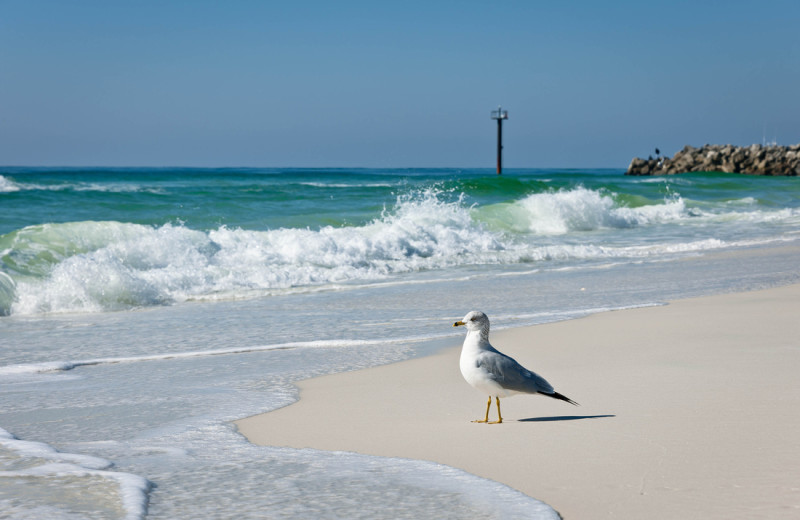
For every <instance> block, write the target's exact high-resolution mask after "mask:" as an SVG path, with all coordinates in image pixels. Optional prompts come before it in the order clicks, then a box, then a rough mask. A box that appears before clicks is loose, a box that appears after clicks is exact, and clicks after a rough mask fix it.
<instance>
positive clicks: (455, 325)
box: [453, 321, 466, 327]
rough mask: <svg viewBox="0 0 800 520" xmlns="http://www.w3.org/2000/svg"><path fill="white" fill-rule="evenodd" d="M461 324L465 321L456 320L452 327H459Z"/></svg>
mask: <svg viewBox="0 0 800 520" xmlns="http://www.w3.org/2000/svg"><path fill="white" fill-rule="evenodd" d="M461 325H466V323H464V322H463V321H457V322H455V323H453V327H459V326H461Z"/></svg>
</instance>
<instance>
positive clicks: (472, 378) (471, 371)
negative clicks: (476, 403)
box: [459, 332, 519, 397]
mask: <svg viewBox="0 0 800 520" xmlns="http://www.w3.org/2000/svg"><path fill="white" fill-rule="evenodd" d="M481 339H482V338H481V337H480V335H479V334H478V333H472V332H470V333H468V334H467V337H466V339H465V340H464V345H463V347H461V359H460V360H459V366H460V368H461V375H462V376H464V379H466V381H467V383H469V384H471V385H472V386H473V387H475V388H477V389H478V390H480V391H481V392H483V393H485V394H487V395H489V396H492V397H509V396H512V395H515V394H517V393H519V392H515V391H513V390H507V389H505V388H503V387H502V386H500V384H499V383H497V381H495V379H494V376H493V375H492V374H490V373H489V371H488V370H486V369H485V368H483V367H480V366H478V359H479V358H480V357H481V356H491V355H493V354H494V353H493V352H492V351H491V350H487V348H488V349H491V348H492V347H491V345H490V344H489V342H488V341H482V340H481Z"/></svg>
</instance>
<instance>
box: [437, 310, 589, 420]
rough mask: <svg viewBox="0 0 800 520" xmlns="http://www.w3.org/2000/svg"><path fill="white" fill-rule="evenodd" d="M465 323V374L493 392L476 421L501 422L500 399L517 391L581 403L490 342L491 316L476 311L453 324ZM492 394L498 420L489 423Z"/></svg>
mask: <svg viewBox="0 0 800 520" xmlns="http://www.w3.org/2000/svg"><path fill="white" fill-rule="evenodd" d="M462 325H465V326H466V327H467V337H466V338H465V339H464V346H463V347H461V362H460V365H461V374H462V375H463V376H464V379H466V380H467V383H469V384H471V385H472V386H474V387H475V388H477V389H478V390H480V391H482V392H486V393H487V394H489V402H488V403H486V417H485V418H484V419H478V420H476V421H472V422H478V423H488V424H500V423H502V422H503V416H502V415H500V398H501V397H510V396H512V395H515V394H519V393H525V394H542V395H546V396H547V397H552V398H553V399H560V400H562V401H566V402H568V403H570V404H573V405H575V406H579V405H578V403H576V402H575V401H573V400H572V399H570V398H569V397H567V396H564V395H561V394H559V393H558V392H556V391H555V390H553V386H552V385H551V384H550V383H548V382H547V381H545V379H544V378H543V377H542V376H540V375H539V374H536V373H535V372H531V371H530V370H528V369H526V368H525V367H523V366H522V365H520V364H519V363H517V362H516V361H515V360H514V359H512V358H510V357H508V356H506V355H505V354H503V353H502V352H500V351H498V350H497V349H495V348H494V347H493V346H492V345H491V343H489V317H488V316H486V315H485V314H484V313H482V312H480V311H472V312H470V313H469V314H467V315H466V316H464V319H463V320H461V321H457V322H455V323H453V327H459V326H462ZM492 397H494V398H495V400H496V401H497V420H496V421H492V422H489V408H491V406H492Z"/></svg>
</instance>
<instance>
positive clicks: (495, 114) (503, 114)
mask: <svg viewBox="0 0 800 520" xmlns="http://www.w3.org/2000/svg"><path fill="white" fill-rule="evenodd" d="M492 119H497V175H500V174H501V173H503V119H508V111H507V110H503V108H502V107H497V110H493V111H492Z"/></svg>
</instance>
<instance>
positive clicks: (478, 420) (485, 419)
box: [472, 395, 492, 423]
mask: <svg viewBox="0 0 800 520" xmlns="http://www.w3.org/2000/svg"><path fill="white" fill-rule="evenodd" d="M490 406H492V396H491V395H490V396H489V402H488V403H486V418H484V419H483V420H480V419H476V420H474V421H472V422H481V423H483V422H485V423H488V422H489V407H490Z"/></svg>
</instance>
